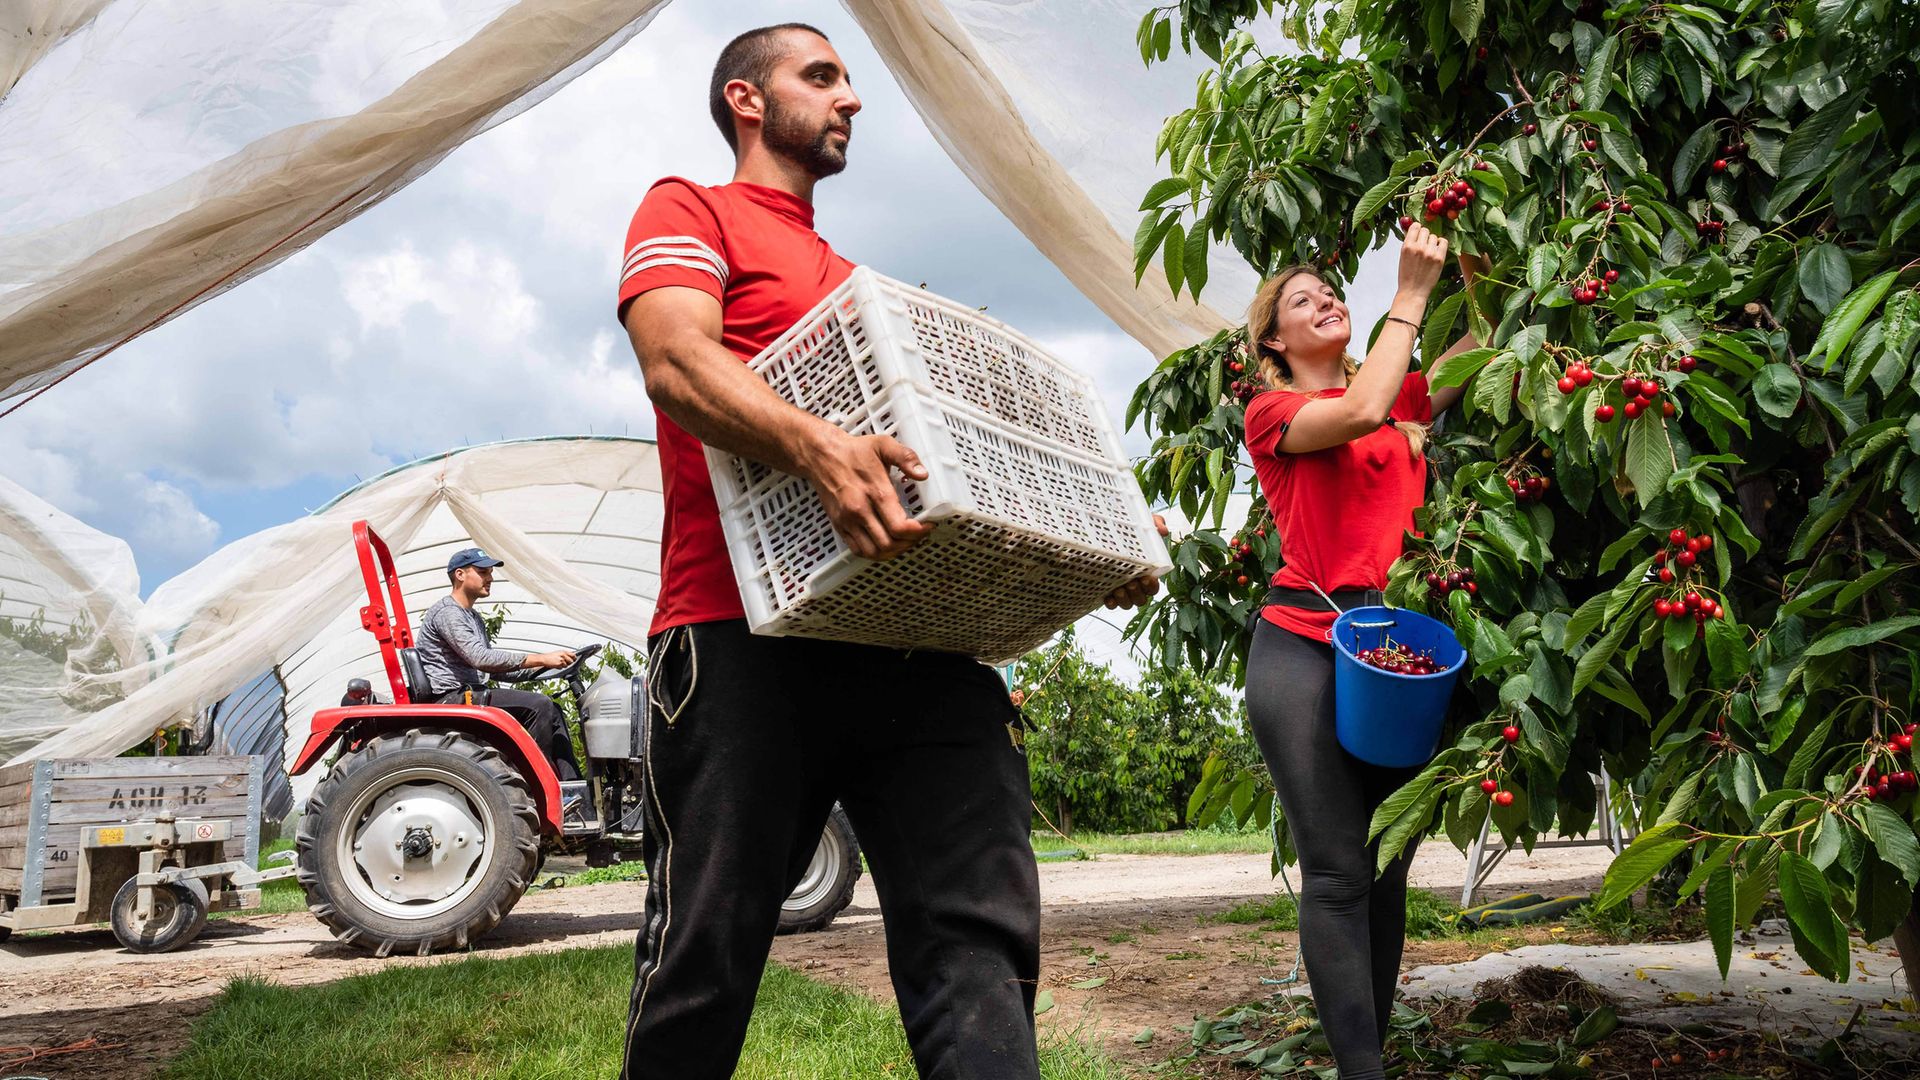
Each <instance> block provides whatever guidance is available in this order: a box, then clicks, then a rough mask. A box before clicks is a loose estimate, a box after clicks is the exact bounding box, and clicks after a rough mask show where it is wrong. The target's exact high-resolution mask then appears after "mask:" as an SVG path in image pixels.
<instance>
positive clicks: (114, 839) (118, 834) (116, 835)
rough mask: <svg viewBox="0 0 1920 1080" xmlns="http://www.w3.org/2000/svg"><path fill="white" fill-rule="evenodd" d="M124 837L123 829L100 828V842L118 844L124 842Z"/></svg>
mask: <svg viewBox="0 0 1920 1080" xmlns="http://www.w3.org/2000/svg"><path fill="white" fill-rule="evenodd" d="M126 838H127V830H125V829H101V830H100V843H102V844H118V843H122V842H124V841H125V840H126Z"/></svg>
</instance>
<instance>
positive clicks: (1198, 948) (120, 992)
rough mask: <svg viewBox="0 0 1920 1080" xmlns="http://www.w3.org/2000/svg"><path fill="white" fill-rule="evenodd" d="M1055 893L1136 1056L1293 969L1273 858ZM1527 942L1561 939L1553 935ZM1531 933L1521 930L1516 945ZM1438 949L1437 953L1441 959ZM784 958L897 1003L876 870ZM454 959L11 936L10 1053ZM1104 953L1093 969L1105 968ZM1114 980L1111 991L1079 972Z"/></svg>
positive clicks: (152, 1051)
mask: <svg viewBox="0 0 1920 1080" xmlns="http://www.w3.org/2000/svg"><path fill="white" fill-rule="evenodd" d="M1607 858H1608V855H1607V853H1606V852H1605V851H1604V850H1602V849H1599V848H1575V849H1559V850H1556V851H1552V852H1548V851H1542V852H1540V853H1539V854H1538V855H1536V856H1535V857H1533V858H1519V857H1516V858H1510V859H1508V860H1507V861H1506V862H1505V863H1503V864H1502V865H1501V866H1500V867H1499V868H1498V869H1497V870H1496V872H1495V876H1494V879H1493V884H1492V888H1491V890H1490V892H1489V894H1488V895H1489V896H1499V895H1505V894H1508V893H1511V892H1518V891H1539V892H1545V893H1548V894H1550V895H1557V894H1566V893H1574V892H1585V891H1588V890H1590V889H1592V888H1593V887H1595V886H1596V885H1597V884H1598V882H1599V876H1600V873H1601V871H1602V870H1603V869H1604V868H1605V866H1606V862H1607ZM1463 873H1464V860H1462V859H1461V857H1460V856H1459V854H1458V853H1456V852H1454V851H1453V850H1452V849H1451V848H1449V847H1447V846H1446V845H1444V844H1436V845H1428V846H1427V847H1426V848H1423V849H1422V851H1421V853H1420V856H1419V858H1418V860H1417V862H1416V866H1415V871H1414V880H1415V883H1416V884H1420V885H1425V886H1428V887H1432V888H1435V889H1437V890H1440V891H1443V892H1446V893H1448V894H1450V895H1451V894H1453V893H1454V891H1455V890H1457V889H1458V888H1459V883H1460V881H1461V878H1462V875H1463ZM1040 877H1041V891H1042V896H1043V898H1044V902H1045V915H1044V921H1043V964H1044V969H1043V970H1044V975H1043V984H1044V985H1045V986H1046V987H1047V988H1048V989H1050V990H1052V992H1053V994H1054V1000H1055V1007H1054V1009H1053V1010H1051V1011H1050V1012H1049V1013H1048V1014H1047V1016H1046V1017H1043V1021H1044V1022H1045V1023H1046V1024H1047V1025H1048V1026H1049V1027H1058V1026H1063V1025H1064V1026H1066V1027H1070V1028H1075V1029H1079V1030H1081V1031H1082V1032H1083V1033H1085V1034H1087V1035H1089V1036H1092V1037H1097V1038H1100V1039H1101V1040H1102V1041H1103V1042H1106V1043H1108V1044H1109V1045H1110V1046H1112V1047H1113V1048H1114V1049H1115V1050H1116V1051H1122V1050H1124V1051H1126V1052H1130V1053H1131V1054H1132V1055H1133V1056H1135V1057H1136V1058H1137V1057H1139V1055H1140V1054H1141V1053H1142V1051H1141V1050H1140V1049H1139V1048H1138V1047H1135V1046H1134V1045H1133V1043H1132V1038H1133V1036H1134V1035H1135V1034H1136V1033H1137V1032H1139V1031H1140V1030H1141V1029H1142V1028H1145V1027H1154V1028H1156V1030H1161V1031H1164V1030H1165V1029H1166V1028H1167V1027H1168V1026H1169V1025H1171V1024H1172V1023H1176V1022H1181V1021H1184V1020H1187V1019H1190V1018H1191V1017H1192V1016H1193V1015H1194V1014H1195V1013H1196V1012H1209V1011H1212V1010H1214V1009H1218V1008H1221V1007H1223V1006H1225V1005H1227V1004H1230V1003H1232V1002H1233V1001H1235V1000H1238V999H1241V998H1246V997H1250V996H1252V995H1254V994H1257V993H1259V992H1260V991H1261V989H1262V987H1261V984H1260V978H1261V977H1262V976H1272V975H1276V974H1279V973H1282V972H1284V967H1285V965H1286V964H1287V963H1289V962H1290V961H1291V958H1292V949H1291V939H1292V936H1291V935H1287V934H1275V933H1265V932H1262V931H1260V930H1258V929H1257V928H1255V927H1249V926H1242V925H1231V924H1216V923H1212V922H1208V921H1203V920H1204V919H1205V917H1206V916H1210V915H1217V914H1219V913H1221V912H1224V911H1226V910H1229V909H1230V908H1232V907H1233V906H1234V905H1236V904H1238V903H1240V902H1241V901H1243V900H1246V899H1250V898H1255V897H1264V896H1267V895H1270V894H1271V892H1272V891H1273V890H1274V889H1275V888H1276V884H1275V883H1274V882H1273V881H1272V880H1271V878H1270V877H1269V875H1268V871H1267V859H1266V857H1265V856H1262V855H1201V856H1105V857H1101V858H1099V859H1095V860H1092V861H1087V862H1064V863H1062V862H1049V863H1043V864H1041V867H1040ZM641 900H642V888H641V886H638V885H599V886H593V887H591V888H582V889H558V890H549V891H541V892H535V893H532V894H530V895H528V896H527V897H526V898H525V899H524V900H522V901H521V903H520V905H519V906H518V907H516V908H515V909H514V912H513V914H512V915H511V916H509V917H508V918H507V920H506V921H505V922H504V923H503V924H502V925H501V926H500V928H499V929H497V930H496V931H495V932H494V933H493V934H491V935H489V937H488V938H487V939H486V942H485V947H484V948H483V949H481V950H479V951H480V952H482V953H484V954H485V955H489V956H510V955H514V954H518V953H526V952H539V951H551V950H557V949H568V948H580V947H586V946H595V945H605V944H611V943H616V942H625V941H630V940H631V939H632V935H633V933H634V931H635V930H636V929H637V928H638V926H639V922H640V906H641ZM1525 940H1527V941H1532V940H1547V939H1546V937H1545V936H1544V932H1535V933H1534V934H1532V935H1527V936H1525ZM1519 943H1521V938H1520V936H1516V940H1515V944H1519ZM1447 948H1451V949H1452V952H1453V953H1454V954H1457V955H1441V953H1442V952H1444V951H1445V949H1440V950H1435V949H1419V948H1416V949H1414V950H1411V951H1410V954H1409V957H1408V960H1409V963H1410V964H1412V963H1432V962H1438V961H1442V960H1449V959H1467V958H1469V957H1470V956H1471V955H1472V953H1473V950H1466V951H1464V952H1463V951H1462V950H1461V948H1460V947H1459V946H1458V945H1451V946H1448V947H1447ZM1427 953H1433V955H1427ZM774 958H775V959H777V960H779V961H781V962H783V963H787V964H790V965H792V966H793V967H795V968H797V969H800V970H802V971H806V972H808V973H810V974H813V975H816V976H818V977H821V978H823V979H826V980H828V981H831V982H836V983H839V984H842V985H846V986H851V987H856V988H859V989H862V990H865V991H867V992H870V993H872V994H873V995H874V996H875V997H877V998H880V999H882V1000H886V999H889V998H890V997H891V990H890V988H889V986H888V983H887V975H886V957H885V948H884V943H883V939H882V935H881V932H880V924H879V910H878V907H877V901H876V899H875V896H874V893H873V890H872V886H871V883H870V882H869V881H866V880H863V881H862V882H861V884H860V888H859V890H858V891H857V892H856V893H855V896H854V902H853V906H852V907H851V908H849V909H848V910H847V911H846V912H845V913H843V914H842V916H841V918H840V919H839V920H838V921H837V922H836V923H835V924H834V925H833V926H832V927H831V928H829V929H828V930H826V931H823V932H821V933H818V934H811V935H805V936H802V937H793V938H783V939H781V940H780V942H779V943H778V944H777V945H776V947H775V949H774ZM443 961H444V958H437V957H436V958H429V959H424V960H423V959H419V958H412V957H404V958H401V957H396V958H389V959H386V960H376V959H374V958H372V957H368V956H366V955H364V954H362V953H359V952H356V951H353V950H350V949H347V948H344V947H342V946H340V945H338V944H336V943H335V942H334V941H333V939H332V938H331V937H330V936H329V935H328V934H327V932H326V931H325V930H324V929H322V928H321V927H320V926H319V924H318V923H316V922H315V921H314V920H312V919H311V918H309V917H307V916H306V915H305V914H293V915H271V916H261V917H251V918H244V919H225V920H217V921H215V922H214V923H213V924H211V925H210V926H209V927H208V929H207V932H206V934H205V935H204V936H203V937H202V938H201V939H200V940H199V941H197V942H195V943H194V944H193V945H190V946H188V947H187V948H186V949H184V950H182V951H180V952H177V953H171V954H164V955H158V956H141V955H138V954H133V953H128V952H125V951H124V950H122V949H120V948H119V946H118V945H117V944H116V943H115V942H114V941H113V938H112V935H111V934H109V933H108V932H107V931H105V930H104V929H103V930H93V931H81V932H76V933H67V934H56V935H48V936H44V937H36V938H31V939H25V940H20V939H16V940H15V941H11V942H9V943H8V944H6V945H4V946H0V988H4V991H5V992H3V993H0V1047H19V1046H33V1047H49V1046H68V1045H72V1044H74V1043H78V1042H81V1041H82V1040H85V1039H89V1038H92V1039H97V1040H99V1041H100V1042H101V1043H106V1044H123V1048H117V1049H113V1050H110V1051H101V1052H98V1053H77V1054H72V1055H65V1056H61V1057H56V1058H48V1059H42V1060H39V1061H35V1062H33V1063H32V1064H31V1065H30V1066H21V1067H17V1068H9V1067H8V1066H7V1065H6V1064H5V1063H6V1062H8V1061H9V1060H10V1057H9V1056H7V1055H0V1076H6V1075H12V1074H13V1073H26V1074H29V1075H33V1076H45V1077H49V1078H57V1077H68V1076H76V1077H77V1076H85V1077H88V1078H89V1080H93V1078H98V1077H121V1076H126V1077H141V1076H147V1075H151V1073H152V1072H153V1070H154V1069H155V1068H157V1067H158V1065H159V1064H160V1063H161V1062H163V1061H165V1060H166V1059H167V1058H169V1057H171V1056H172V1055H173V1054H175V1053H177V1052H178V1050H179V1048H180V1046H181V1045H182V1043H183V1035H184V1032H183V1030H182V1029H183V1028H184V1026H185V1025H184V1024H183V1023H182V1022H181V1021H182V1019H183V1018H184V1017H190V1016H192V1015H194V1014H197V1013H199V1012H201V1011H203V1010H204V1009H205V1008H207V1007H208V1006H209V1005H211V1003H212V999H213V998H214V996H215V995H217V994H218V993H219V992H220V990H221V988H222V987H224V986H225V985H226V983H227V981H228V980H230V979H232V978H234V977H236V976H241V975H258V976H264V977H266V978H269V979H273V980H274V981H277V982H280V983H284V984H288V985H302V984H309V983H319V982H329V981H332V980H335V979H340V978H345V977H347V976H350V975H361V974H366V973H369V972H374V971H379V970H382V969H383V968H386V967H390V966H394V965H400V964H425V963H439V962H443ZM1090 961H1091V963H1090ZM1100 977H1104V978H1105V979H1106V980H1107V981H1106V982H1105V983H1103V984H1101V985H1100V986H1099V987H1097V988H1090V989H1074V988H1073V986H1072V984H1073V983H1075V982H1082V981H1084V980H1086V979H1089V978H1100Z"/></svg>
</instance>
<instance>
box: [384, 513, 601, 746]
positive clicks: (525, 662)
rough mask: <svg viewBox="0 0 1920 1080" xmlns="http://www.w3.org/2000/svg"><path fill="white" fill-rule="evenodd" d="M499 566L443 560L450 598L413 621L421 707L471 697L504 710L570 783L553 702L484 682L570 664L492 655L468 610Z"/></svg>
mask: <svg viewBox="0 0 1920 1080" xmlns="http://www.w3.org/2000/svg"><path fill="white" fill-rule="evenodd" d="M505 565H506V563H503V562H501V561H500V560H499V559H496V558H493V557H492V556H490V555H488V554H487V553H486V552H484V551H481V550H480V549H479V548H477V547H470V548H462V549H461V550H459V551H456V552H454V553H453V558H451V559H448V560H447V580H448V581H450V582H452V583H453V592H452V593H450V594H449V595H447V596H443V597H441V598H440V599H438V600H436V601H434V603H433V606H432V607H429V608H428V609H427V610H426V613H425V614H424V615H422V616H421V617H420V633H419V634H418V635H416V636H415V640H414V646H415V651H416V652H417V653H418V655H419V657H420V666H421V667H423V668H425V669H426V673H427V686H428V691H429V693H430V695H431V696H430V697H429V698H428V700H430V701H434V702H448V701H464V700H465V696H466V695H467V694H468V693H471V694H472V695H473V700H472V703H473V704H475V705H491V706H493V707H494V708H496V709H505V710H506V711H507V712H510V713H512V714H513V715H514V717H515V718H516V719H518V720H519V721H520V723H521V724H523V725H525V726H526V729H527V734H529V735H531V736H533V741H534V743H535V744H537V745H538V746H539V747H540V749H541V750H542V751H544V752H545V753H546V755H547V758H548V759H549V760H550V761H552V762H553V771H554V773H555V774H556V775H558V776H559V778H560V780H561V782H563V783H564V782H566V781H569V780H578V779H580V764H579V762H577V761H575V760H574V756H573V739H572V738H571V737H570V736H569V735H568V734H567V725H566V723H565V721H564V720H563V719H562V717H561V715H560V707H559V706H558V705H556V704H554V702H553V699H552V698H550V697H548V696H547V695H545V694H539V693H534V692H533V691H530V690H496V689H492V688H490V687H488V686H487V676H488V675H491V676H493V677H494V678H496V679H498V680H500V681H501V682H525V681H527V680H528V679H532V678H535V677H536V676H538V674H539V673H540V672H541V671H544V670H547V669H550V668H563V667H566V666H567V665H568V664H571V663H573V661H574V654H573V653H572V652H570V651H568V650H566V649H560V650H558V651H556V652H547V653H517V652H508V651H506V650H505V649H496V648H494V647H493V641H492V639H491V638H490V637H489V636H488V635H487V624H486V623H485V622H484V621H483V620H482V619H481V618H480V613H479V612H477V611H475V610H473V602H474V601H475V600H480V599H484V598H485V597H486V596H487V594H489V593H491V592H492V591H493V571H494V568H495V567H499V566H505Z"/></svg>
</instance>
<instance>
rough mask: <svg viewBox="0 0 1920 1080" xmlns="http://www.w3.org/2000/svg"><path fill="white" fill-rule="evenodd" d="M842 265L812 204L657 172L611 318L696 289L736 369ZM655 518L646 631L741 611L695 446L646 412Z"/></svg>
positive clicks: (835, 279)
mask: <svg viewBox="0 0 1920 1080" xmlns="http://www.w3.org/2000/svg"><path fill="white" fill-rule="evenodd" d="M852 272H853V264H852V263H850V262H848V261H847V260H845V259H843V258H841V257H840V256H838V255H836V254H834V251H833V249H832V248H831V247H829V246H828V245H827V242H826V241H825V240H822V239H821V238H820V234H819V233H816V232H814V231H813V204H812V203H810V202H807V201H806V200H804V199H802V198H800V197H799V196H797V195H793V194H790V193H788V192H785V191H780V190H777V189H775V188H768V187H761V186H759V185H757V184H742V183H732V184H726V185H723V186H721V187H711V188H710V187H702V186H701V185H699V184H695V183H692V182H690V181H687V180H682V179H680V178H679V177H671V176H670V177H668V178H666V179H664V180H661V181H660V182H659V183H656V184H654V185H653V187H652V189H651V190H649V191H648V192H647V196H646V198H645V199H643V200H642V201H641V203H640V209H639V210H637V211H635V212H634V215H633V223H632V224H631V225H629V226H628V227H627V246H626V258H625V260H624V263H623V265H622V266H621V269H620V302H619V307H618V309H617V310H618V314H619V316H620V319H621V321H622V323H624V322H625V320H626V314H627V304H628V303H629V302H630V301H631V300H632V299H633V298H634V297H636V296H639V295H640V294H641V293H644V292H648V291H650V290H653V289H658V288H662V287H665V286H681V287H684V288H689V289H699V290H700V291H702V292H704V293H707V294H709V295H711V296H712V297H713V298H714V299H716V300H718V301H720V305H721V338H720V340H721V343H722V344H724V345H725V346H726V347H727V348H728V349H730V350H732V352H733V353H734V355H736V356H738V357H739V358H740V359H741V361H742V362H745V361H748V360H751V359H753V358H754V357H755V356H756V355H758V354H759V352H760V350H762V349H764V348H766V347H767V346H768V345H771V344H773V342H774V340H775V339H776V338H778V337H779V336H780V335H781V334H783V333H785V332H786V331H787V330H788V329H789V328H791V327H792V326H793V324H794V323H796V322H798V321H800V317H801V316H803V315H805V314H806V313H807V312H808V311H811V310H812V309H813V306H814V305H815V304H817V303H819V302H820V300H821V299H822V298H823V297H825V296H826V295H827V294H828V293H830V292H832V291H833V290H834V289H835V288H836V287H838V286H839V285H840V283H841V282H843V281H845V280H846V279H847V275H849V274H851V273H852ZM654 419H655V424H656V429H657V438H658V440H659V444H660V472H661V478H662V486H663V488H664V491H663V495H664V499H665V502H666V519H665V522H664V527H663V530H662V537H663V539H662V541H661V551H660V597H659V601H658V603H657V604H656V605H655V606H654V611H653V628H652V630H651V633H655V634H657V633H659V632H660V631H662V630H665V629H668V628H669V627H674V626H683V625H686V624H689V623H701V622H715V621H717V620H720V619H738V618H742V617H743V616H744V615H745V610H744V609H743V608H742V607H741V605H740V589H739V586H738V585H737V584H735V582H734V579H733V564H732V563H731V562H730V561H728V559H727V545H726V540H725V539H724V538H723V537H722V535H721V532H720V511H719V507H718V506H717V505H716V503H715V502H714V497H713V483H712V481H711V480H709V479H708V477H707V459H706V454H705V452H704V450H703V449H702V447H701V445H700V440H698V439H696V438H694V437H693V436H692V435H689V434H687V432H686V431H685V430H683V429H682V428H681V427H680V426H679V425H678V424H675V423H674V422H673V421H672V420H670V419H668V418H667V416H666V415H665V414H664V413H662V412H661V411H660V410H659V409H658V408H655V409H654Z"/></svg>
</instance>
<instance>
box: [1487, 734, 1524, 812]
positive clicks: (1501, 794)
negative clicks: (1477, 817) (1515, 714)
mask: <svg viewBox="0 0 1920 1080" xmlns="http://www.w3.org/2000/svg"><path fill="white" fill-rule="evenodd" d="M1507 730H1508V731H1512V732H1516V733H1517V732H1519V730H1520V729H1519V728H1508V729H1507ZM1515 738H1518V735H1517V734H1516V735H1515ZM1507 741H1508V742H1512V741H1513V740H1512V739H1509V740H1507ZM1480 790H1481V791H1484V792H1486V793H1487V794H1489V795H1491V796H1493V804H1494V805H1495V806H1512V805H1513V792H1511V791H1502V790H1500V782H1499V781H1498V780H1495V779H1494V778H1493V777H1491V776H1489V777H1487V778H1486V779H1485V780H1482V781H1480Z"/></svg>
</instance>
